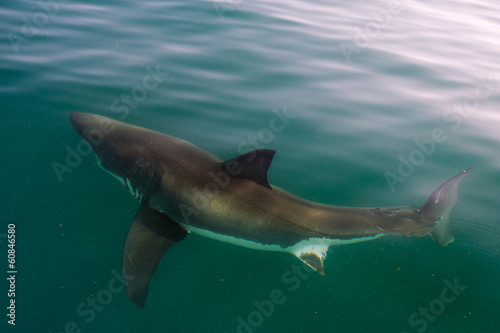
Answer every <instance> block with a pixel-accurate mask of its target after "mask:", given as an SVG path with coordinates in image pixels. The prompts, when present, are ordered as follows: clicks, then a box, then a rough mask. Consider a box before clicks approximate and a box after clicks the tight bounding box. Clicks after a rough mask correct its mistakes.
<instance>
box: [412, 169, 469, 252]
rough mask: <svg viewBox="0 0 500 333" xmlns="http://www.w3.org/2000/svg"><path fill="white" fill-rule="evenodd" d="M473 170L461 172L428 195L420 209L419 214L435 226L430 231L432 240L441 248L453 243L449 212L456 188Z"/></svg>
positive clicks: (455, 199) (454, 200)
mask: <svg viewBox="0 0 500 333" xmlns="http://www.w3.org/2000/svg"><path fill="white" fill-rule="evenodd" d="M473 169H474V168H470V169H467V170H465V171H462V172H461V173H459V174H458V175H456V176H455V177H453V178H451V179H450V180H448V181H447V182H445V183H443V184H442V185H441V186H439V187H438V188H437V189H436V190H435V191H434V192H432V194H431V195H430V197H429V199H428V200H427V203H426V204H425V205H424V206H423V207H422V208H420V212H421V214H422V215H423V216H425V217H426V219H428V220H432V221H434V222H436V223H437V225H436V226H435V227H434V228H433V229H432V230H431V232H430V234H431V236H432V238H433V239H434V240H435V241H436V242H437V243H438V244H439V245H441V246H446V245H448V244H449V243H451V242H453V241H454V240H455V238H454V237H453V235H452V234H451V230H450V221H449V216H450V213H451V210H452V209H453V207H455V205H456V204H457V201H458V187H459V185H460V181H461V180H462V178H464V177H465V176H467V175H469V174H470V172H471V171H472V170H473Z"/></svg>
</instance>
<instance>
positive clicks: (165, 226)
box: [122, 203, 188, 309]
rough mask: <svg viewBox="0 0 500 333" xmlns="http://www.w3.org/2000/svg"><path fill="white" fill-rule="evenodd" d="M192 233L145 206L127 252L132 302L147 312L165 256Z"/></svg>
mask: <svg viewBox="0 0 500 333" xmlns="http://www.w3.org/2000/svg"><path fill="white" fill-rule="evenodd" d="M187 234H188V232H187V231H186V230H185V229H184V228H183V227H181V226H180V225H179V224H178V223H177V222H175V221H174V220H172V219H171V218H170V217H169V216H167V215H166V214H163V213H161V212H159V211H157V210H155V209H153V208H151V207H149V206H148V205H147V204H146V203H143V204H142V206H141V208H140V209H139V211H138V212H137V214H136V215H135V217H134V220H133V221H132V226H131V227H130V230H129V232H128V236H127V240H126V242H125V248H124V249H123V259H122V264H123V275H124V277H125V281H126V286H127V295H128V297H129V299H130V300H131V301H132V303H134V304H135V305H136V306H137V307H139V308H141V309H142V308H144V304H145V302H146V296H147V294H148V287H149V281H150V280H151V277H152V276H153V274H154V272H155V271H156V267H157V266H158V263H159V262H160V260H161V258H162V257H163V254H164V253H165V252H166V251H167V250H168V249H169V248H170V247H171V246H172V245H174V244H175V243H177V242H179V241H181V240H183V239H184V238H185V237H186V236H187Z"/></svg>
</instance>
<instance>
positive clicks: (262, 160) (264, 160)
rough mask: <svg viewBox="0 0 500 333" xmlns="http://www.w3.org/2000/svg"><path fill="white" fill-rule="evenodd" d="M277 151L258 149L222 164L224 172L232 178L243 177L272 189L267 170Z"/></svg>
mask: <svg viewBox="0 0 500 333" xmlns="http://www.w3.org/2000/svg"><path fill="white" fill-rule="evenodd" d="M274 154H276V151H274V150H271V149H257V150H253V151H251V152H249V153H246V154H243V155H240V156H238V157H235V158H232V159H230V160H227V161H224V162H222V168H223V170H225V171H227V173H228V174H229V175H230V176H231V177H243V178H248V179H251V180H253V181H254V182H256V183H258V184H260V185H262V186H265V187H267V188H271V185H269V183H268V182H267V170H268V169H269V166H270V165H271V162H272V161H273V157H274Z"/></svg>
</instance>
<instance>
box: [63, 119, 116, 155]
mask: <svg viewBox="0 0 500 333" xmlns="http://www.w3.org/2000/svg"><path fill="white" fill-rule="evenodd" d="M70 121H71V124H72V125H73V128H74V129H75V131H76V133H78V135H80V136H81V137H82V138H83V139H85V140H86V141H87V142H88V143H90V145H91V146H92V147H96V146H98V145H99V144H101V142H102V141H103V139H104V136H105V135H106V134H109V133H111V132H113V130H114V129H115V128H116V126H115V125H116V124H117V123H118V122H116V121H114V120H111V119H109V118H106V117H103V116H98V115H95V114H90V113H82V112H72V113H71V117H70Z"/></svg>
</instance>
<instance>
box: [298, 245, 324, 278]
mask: <svg viewBox="0 0 500 333" xmlns="http://www.w3.org/2000/svg"><path fill="white" fill-rule="evenodd" d="M328 247H329V246H328V245H327V244H314V245H306V246H303V247H297V249H295V250H294V251H293V252H292V253H293V254H294V255H295V256H296V257H297V258H299V259H300V260H302V262H304V263H305V264H306V265H307V266H309V267H311V268H312V269H314V270H315V271H316V272H318V273H319V274H321V275H326V272H325V266H324V261H325V258H326V253H327V251H328Z"/></svg>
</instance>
